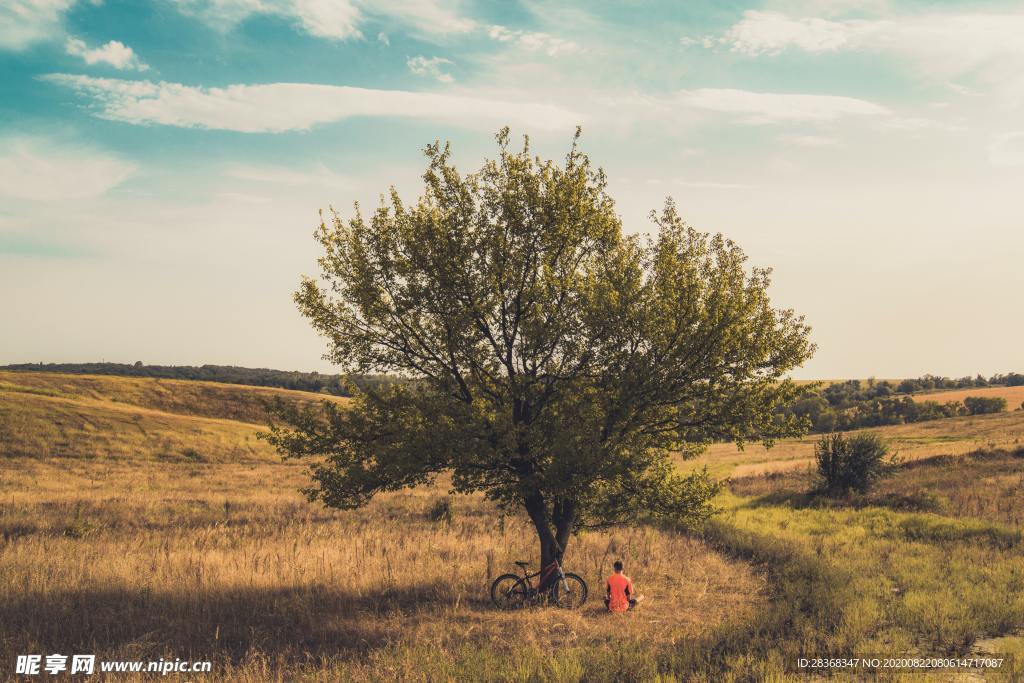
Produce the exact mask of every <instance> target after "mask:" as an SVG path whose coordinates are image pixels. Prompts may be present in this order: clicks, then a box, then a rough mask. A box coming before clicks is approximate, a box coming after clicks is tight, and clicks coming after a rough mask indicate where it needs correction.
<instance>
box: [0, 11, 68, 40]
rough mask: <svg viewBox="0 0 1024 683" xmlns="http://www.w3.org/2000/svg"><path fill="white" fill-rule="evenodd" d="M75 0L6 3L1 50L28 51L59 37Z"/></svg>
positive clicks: (0, 31)
mask: <svg viewBox="0 0 1024 683" xmlns="http://www.w3.org/2000/svg"><path fill="white" fill-rule="evenodd" d="M74 1H75V0H4V1H3V2H0V49H4V50H15V51H17V50H24V49H25V48H26V47H28V46H29V45H31V44H32V43H36V42H39V41H42V40H48V39H50V38H52V37H53V36H54V35H55V34H59V33H60V32H61V31H60V25H61V19H62V17H63V15H64V12H65V11H66V10H67V9H68V8H69V7H71V5H73V4H74Z"/></svg>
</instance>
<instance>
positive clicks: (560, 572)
mask: <svg viewBox="0 0 1024 683" xmlns="http://www.w3.org/2000/svg"><path fill="white" fill-rule="evenodd" d="M555 565H556V570H557V571H558V581H561V582H562V589H563V590H565V591H568V590H569V584H568V583H566V581H565V571H564V570H563V569H562V562H561V561H560V560H559V559H558V558H555ZM522 570H523V580H524V581H526V586H527V588H529V589H530V590H531V591H532V590H533V582H532V581H530V579H535V578H537V577H538V576H540V575H541V573H542V572H543V571H544V570H543V569H542V570H541V571H539V572H534V573H533V574H530V573H529V572H527V571H526V567H522ZM558 581H553V582H552V583H551V588H554V587H555V584H557V583H558Z"/></svg>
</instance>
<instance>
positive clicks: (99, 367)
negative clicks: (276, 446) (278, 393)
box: [0, 361, 397, 396]
mask: <svg viewBox="0 0 1024 683" xmlns="http://www.w3.org/2000/svg"><path fill="white" fill-rule="evenodd" d="M0 370H15V371H17V370H31V371H33V372H66V373H70V374H76V375H118V376H122V377H159V378H161V379H187V380H203V381H205V382H224V383H228V384H245V385H249V386H258V387H276V388H279V389H296V390H298V391H313V392H318V393H326V394H333V395H335V396H351V395H352V393H353V384H354V385H356V386H358V387H379V386H382V385H385V384H389V383H392V382H395V381H397V380H396V379H395V378H394V377H388V376H387V375H352V376H346V375H322V374H320V373H318V372H293V371H287V370H270V369H268V368H241V367H236V366H233V365H202V366H199V367H196V366H193V365H143V364H142V362H141V361H137V362H135V363H133V364H131V365H129V364H126V363H21V364H18V365H6V366H3V367H0Z"/></svg>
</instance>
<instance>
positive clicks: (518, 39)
mask: <svg viewBox="0 0 1024 683" xmlns="http://www.w3.org/2000/svg"><path fill="white" fill-rule="evenodd" d="M487 35H488V36H490V37H491V39H493V40H496V41H498V42H499V43H512V44H514V45H517V46H519V47H521V48H523V49H524V50H527V51H529V52H543V53H544V54H546V55H548V56H549V57H557V56H558V55H562V54H572V53H574V52H579V51H580V47H579V45H577V44H576V43H575V42H573V41H571V40H566V39H564V38H559V37H557V36H553V35H551V34H550V33H544V32H541V31H520V30H514V29H510V28H506V27H505V26H501V25H498V24H495V25H493V26H491V27H490V28H489V29H487Z"/></svg>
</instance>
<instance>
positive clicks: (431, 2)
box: [360, 0, 479, 37]
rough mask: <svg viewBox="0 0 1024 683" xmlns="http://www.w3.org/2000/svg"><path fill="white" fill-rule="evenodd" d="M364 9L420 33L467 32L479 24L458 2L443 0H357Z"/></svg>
mask: <svg viewBox="0 0 1024 683" xmlns="http://www.w3.org/2000/svg"><path fill="white" fill-rule="evenodd" d="M360 4H361V7H362V8H363V10H364V11H365V12H366V13H367V14H370V15H374V16H376V17H378V18H379V19H381V20H382V21H388V22H393V23H397V24H400V25H404V26H406V27H407V28H409V29H411V30H412V31H413V32H415V33H418V34H420V35H422V36H426V37H432V36H446V35H450V34H455V33H468V32H469V31H475V30H476V29H477V28H479V24H478V23H477V22H476V21H475V20H473V19H470V18H469V17H465V16H463V15H462V14H461V13H460V12H459V11H458V9H459V5H458V3H457V2H450V1H446V0H360Z"/></svg>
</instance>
